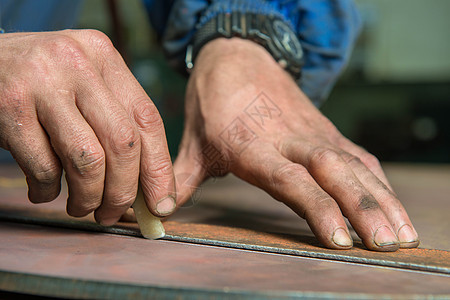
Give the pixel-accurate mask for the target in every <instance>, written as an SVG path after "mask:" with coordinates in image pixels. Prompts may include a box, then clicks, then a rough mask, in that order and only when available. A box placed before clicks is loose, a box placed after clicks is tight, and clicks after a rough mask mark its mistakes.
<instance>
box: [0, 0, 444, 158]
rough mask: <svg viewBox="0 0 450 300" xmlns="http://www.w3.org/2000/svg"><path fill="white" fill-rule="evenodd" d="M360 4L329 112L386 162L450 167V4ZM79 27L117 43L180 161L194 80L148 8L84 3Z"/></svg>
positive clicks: (413, 0)
mask: <svg viewBox="0 0 450 300" xmlns="http://www.w3.org/2000/svg"><path fill="white" fill-rule="evenodd" d="M356 3H357V5H358V7H359V10H360V13H361V17H362V19H363V22H364V28H363V31H362V33H361V36H360V38H359V41H358V43H357V46H356V48H355V50H354V52H353V56H352V59H351V61H350V64H349V65H348V67H347V69H346V71H345V73H344V74H343V76H342V77H341V80H340V81H339V82H338V84H337V85H336V87H335V88H334V90H333V92H332V94H331V95H330V98H329V100H328V101H327V102H326V104H325V105H324V106H323V107H322V108H321V109H322V111H323V113H324V114H325V115H326V116H328V117H329V118H330V119H331V120H332V121H333V122H334V124H335V125H336V126H337V127H338V129H339V130H340V131H341V132H342V133H343V134H344V135H345V136H347V137H348V138H350V139H351V140H352V141H354V142H356V143H357V144H359V145H361V146H363V147H364V148H366V149H367V150H368V151H369V152H371V153H373V154H375V155H376V156H377V157H378V158H379V159H380V160H382V161H399V162H420V163H450V18H449V17H448V13H449V12H450V1H448V0H428V1H425V0H396V1H392V0H356ZM77 27H78V28H96V29H99V30H101V31H103V32H105V33H106V34H108V36H110V37H111V39H112V40H113V42H114V44H115V45H116V47H117V48H118V49H119V50H120V51H121V52H122V53H123V55H124V56H125V58H126V61H127V63H128V65H129V67H130V68H131V69H132V71H133V73H134V74H135V76H136V78H137V79H138V80H139V82H140V83H141V84H142V86H143V87H144V88H145V90H146V91H147V93H148V94H149V95H150V97H151V98H152V100H153V101H154V102H155V103H156V105H157V106H158V108H159V110H160V112H161V115H162V117H163V119H164V121H165V126H166V131H167V136H168V141H169V147H170V151H171V154H172V156H173V157H175V156H176V154H177V150H178V143H179V141H180V139H181V134H182V128H183V98H184V88H185V83H186V79H185V78H184V77H182V76H181V75H179V74H177V73H175V72H174V71H172V70H171V69H170V67H169V66H168V65H167V63H166V61H165V59H164V55H163V53H162V50H161V47H160V45H159V43H158V41H157V37H156V35H155V34H154V32H153V31H152V29H151V26H150V23H149V20H148V16H147V14H146V12H145V9H144V7H143V5H142V3H141V1H140V0H116V1H109V0H89V1H84V4H83V9H82V12H81V14H80V19H79V22H78V26H77ZM7 160H10V158H9V154H8V153H7V152H6V151H1V152H0V162H5V161H7Z"/></svg>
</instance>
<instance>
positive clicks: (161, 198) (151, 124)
mask: <svg viewBox="0 0 450 300" xmlns="http://www.w3.org/2000/svg"><path fill="white" fill-rule="evenodd" d="M116 54H117V53H116ZM102 73H103V77H104V80H105V83H106V84H107V85H108V87H109V89H110V90H111V91H112V92H113V94H114V95H115V96H116V98H117V99H119V101H120V102H121V103H122V105H123V106H124V108H125V110H126V111H127V112H128V113H129V116H130V118H131V120H134V122H135V124H136V127H137V129H138V131H139V134H140V138H141V156H140V159H141V161H140V182H141V187H142V191H143V193H144V198H145V201H146V203H147V206H148V208H149V210H150V211H151V212H152V213H153V214H154V215H156V216H160V217H162V216H167V215H169V214H171V213H172V212H173V211H174V210H175V208H176V190H175V179H174V173H173V167H172V161H171V158H170V154H169V149H168V146H167V140H166V133H165V130H164V124H163V121H162V119H161V116H160V114H159V112H158V109H157V108H156V106H155V105H154V103H153V102H152V101H151V99H150V97H149V96H148V95H147V94H146V92H145V91H144V89H143V88H142V87H141V85H140V84H139V83H138V81H137V80H136V78H135V77H134V76H133V74H132V73H131V71H130V70H129V69H128V67H127V66H126V64H125V62H124V61H123V59H122V58H121V57H120V55H118V54H117V55H111V57H109V58H108V59H105V61H104V65H103V68H102Z"/></svg>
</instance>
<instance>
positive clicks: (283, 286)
mask: <svg viewBox="0 0 450 300" xmlns="http://www.w3.org/2000/svg"><path fill="white" fill-rule="evenodd" d="M11 232H14V233H15V234H11ZM0 240H1V241H2V243H1V244H0V252H1V253H2V256H1V259H0V269H1V270H2V271H1V272H0V289H3V290H17V289H19V290H21V291H22V292H30V293H34V294H41V295H49V296H59V297H70V298H72V297H73V298H85V297H86V298H89V297H90V298H92V297H94V298H111V296H114V297H115V298H118V295H121V296H123V298H124V299H125V298H132V299H138V298H140V297H139V296H142V295H147V296H148V295H149V294H148V293H150V294H151V293H153V294H152V295H153V296H155V297H158V296H161V298H163V296H167V295H170V296H180V297H181V296H184V297H188V296H191V297H192V298H195V296H196V295H197V293H199V295H202V294H201V293H203V295H205V296H208V297H211V295H216V296H217V297H219V296H222V297H226V296H227V295H228V296H230V298H231V297H234V296H236V295H240V296H245V295H247V296H249V297H250V296H251V297H253V298H277V297H304V296H307V295H310V296H311V297H314V298H330V297H332V298H340V297H350V296H351V297H354V298H373V297H401V298H411V297H414V296H417V297H419V296H421V297H423V296H425V295H444V296H445V295H450V277H449V276H446V275H440V274H431V273H423V272H411V271H406V270H401V269H393V268H380V267H377V268H374V267H367V266H363V265H357V264H349V263H346V264H344V263H339V262H333V261H327V260H321V259H308V258H302V257H295V256H290V255H278V254H269V253H261V252H255V251H245V250H238V249H226V248H220V247H211V246H202V245H195V244H188V243H180V242H171V241H150V240H145V239H136V238H132V237H127V236H119V235H110V234H105V233H92V232H83V231H77V230H68V229H61V228H53V227H46V226H36V225H25V224H13V223H4V222H0ZM31 249H32V250H31ZM52 279H54V281H53V284H54V283H55V282H58V285H53V286H51V285H50V286H49V282H51V280H52ZM74 286H75V287H77V288H75V289H74V288H73V287H74ZM69 292H71V293H70V294H69ZM205 292H208V293H209V292H211V293H213V294H205ZM120 293H122V294H120ZM146 293H147V294H146ZM166 293H167V294H166ZM219 298H220V297H219Z"/></svg>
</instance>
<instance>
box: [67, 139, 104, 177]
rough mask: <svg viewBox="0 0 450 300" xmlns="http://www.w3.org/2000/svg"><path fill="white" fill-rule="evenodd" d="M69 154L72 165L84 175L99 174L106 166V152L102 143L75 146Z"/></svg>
mask: <svg viewBox="0 0 450 300" xmlns="http://www.w3.org/2000/svg"><path fill="white" fill-rule="evenodd" d="M74 149H75V150H72V151H71V153H70V154H69V157H70V160H71V162H72V167H73V168H74V169H75V170H76V171H77V172H78V174H79V175H82V176H84V177H88V176H90V175H91V176H92V175H94V176H95V175H98V174H99V172H103V169H104V167H105V154H104V151H103V149H102V148H101V146H100V145H91V146H83V147H78V146H77V147H75V148H74Z"/></svg>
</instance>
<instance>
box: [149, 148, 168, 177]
mask: <svg viewBox="0 0 450 300" xmlns="http://www.w3.org/2000/svg"><path fill="white" fill-rule="evenodd" d="M143 171H144V172H145V173H146V174H148V175H149V176H151V177H153V178H161V177H166V176H169V175H170V176H171V175H172V174H173V171H172V163H171V161H170V159H168V157H167V156H166V155H165V154H153V155H152V157H151V162H150V163H148V164H146V165H145V167H143Z"/></svg>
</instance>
